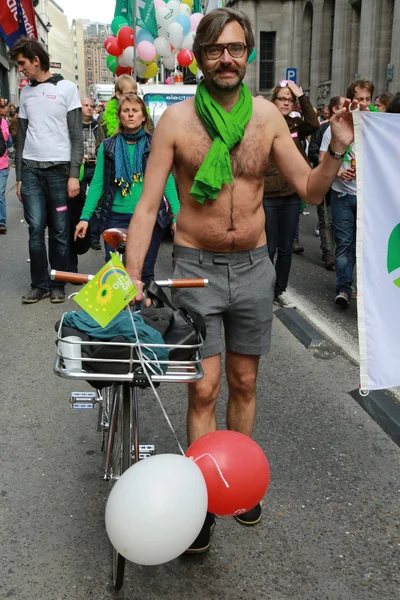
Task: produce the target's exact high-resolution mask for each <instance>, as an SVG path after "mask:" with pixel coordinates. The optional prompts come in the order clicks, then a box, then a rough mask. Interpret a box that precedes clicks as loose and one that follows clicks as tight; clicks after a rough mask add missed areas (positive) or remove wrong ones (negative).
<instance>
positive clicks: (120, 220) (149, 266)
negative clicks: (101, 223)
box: [104, 212, 164, 283]
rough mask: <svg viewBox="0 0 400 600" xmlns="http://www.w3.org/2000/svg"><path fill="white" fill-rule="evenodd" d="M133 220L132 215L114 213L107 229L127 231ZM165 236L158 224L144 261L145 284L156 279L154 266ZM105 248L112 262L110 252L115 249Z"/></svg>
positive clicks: (107, 257) (107, 258)
mask: <svg viewBox="0 0 400 600" xmlns="http://www.w3.org/2000/svg"><path fill="white" fill-rule="evenodd" d="M131 218H132V215H130V214H125V213H116V212H112V213H111V215H110V217H109V219H108V221H107V229H112V228H113V227H120V228H121V229H127V228H128V227H129V223H130V220H131ZM163 235H164V229H162V228H161V227H160V226H159V224H158V223H157V222H156V224H155V225H154V229H153V235H152V237H151V241H150V246H149V249H148V251H147V254H146V258H145V259H144V264H143V269H142V281H143V283H147V282H148V281H150V279H154V265H155V264H156V260H157V255H158V251H159V249H160V244H161V240H162V238H163ZM104 247H105V251H106V262H108V261H109V260H110V252H111V251H112V250H113V248H111V246H109V245H108V244H107V243H104Z"/></svg>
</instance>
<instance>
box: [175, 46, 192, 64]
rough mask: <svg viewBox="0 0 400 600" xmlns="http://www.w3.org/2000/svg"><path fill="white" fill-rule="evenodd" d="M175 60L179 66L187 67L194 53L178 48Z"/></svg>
mask: <svg viewBox="0 0 400 600" xmlns="http://www.w3.org/2000/svg"><path fill="white" fill-rule="evenodd" d="M176 60H177V61H178V63H179V64H180V65H181V67H188V66H189V65H191V64H192V62H193V60H194V54H193V52H192V51H191V50H180V51H179V52H178V55H177V57H176Z"/></svg>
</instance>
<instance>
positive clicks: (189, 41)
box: [181, 31, 196, 50]
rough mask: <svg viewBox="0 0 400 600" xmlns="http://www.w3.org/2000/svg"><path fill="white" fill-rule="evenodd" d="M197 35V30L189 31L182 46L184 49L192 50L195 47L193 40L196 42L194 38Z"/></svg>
mask: <svg viewBox="0 0 400 600" xmlns="http://www.w3.org/2000/svg"><path fill="white" fill-rule="evenodd" d="M195 37H196V32H195V31H189V33H188V34H187V36H186V37H185V38H184V39H183V42H182V46H181V48H182V49H183V50H192V49H193V42H194V38H195Z"/></svg>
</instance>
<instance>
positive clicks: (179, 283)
mask: <svg viewBox="0 0 400 600" xmlns="http://www.w3.org/2000/svg"><path fill="white" fill-rule="evenodd" d="M171 287H173V288H183V287H185V288H194V287H206V280H205V279H173V280H172V285H171Z"/></svg>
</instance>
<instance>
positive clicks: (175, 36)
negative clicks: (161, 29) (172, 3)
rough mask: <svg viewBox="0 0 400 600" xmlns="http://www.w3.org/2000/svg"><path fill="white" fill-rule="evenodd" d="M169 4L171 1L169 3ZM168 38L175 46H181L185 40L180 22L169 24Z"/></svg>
mask: <svg viewBox="0 0 400 600" xmlns="http://www.w3.org/2000/svg"><path fill="white" fill-rule="evenodd" d="M168 4H169V3H168ZM167 31H168V39H169V41H170V42H171V44H172V45H173V47H174V48H180V47H181V44H182V42H183V37H184V36H183V28H182V25H179V23H171V25H169V26H168V29H167Z"/></svg>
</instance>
